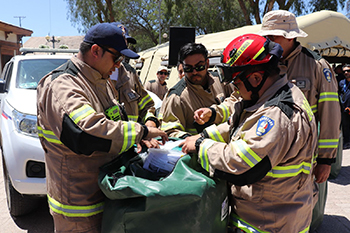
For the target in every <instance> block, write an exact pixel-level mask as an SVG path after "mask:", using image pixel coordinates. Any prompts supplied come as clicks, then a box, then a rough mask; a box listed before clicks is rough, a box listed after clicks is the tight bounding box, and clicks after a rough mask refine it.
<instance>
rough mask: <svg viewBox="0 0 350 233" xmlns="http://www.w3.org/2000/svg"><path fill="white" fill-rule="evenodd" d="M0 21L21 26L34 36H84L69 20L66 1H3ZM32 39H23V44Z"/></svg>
mask: <svg viewBox="0 0 350 233" xmlns="http://www.w3.org/2000/svg"><path fill="white" fill-rule="evenodd" d="M0 2H1V11H0V21H3V22H5V23H9V24H12V25H15V26H20V25H19V18H14V16H25V18H22V19H21V25H22V27H23V28H25V29H29V30H32V31H33V34H32V36H33V37H36V36H46V35H51V36H55V37H56V36H77V35H83V34H81V33H79V32H78V30H77V29H76V28H75V27H74V26H72V23H71V22H70V19H68V15H67V13H68V8H67V2H66V1H65V0H1V1H0ZM29 38H30V37H23V42H25V41H27V40H28V39H29Z"/></svg>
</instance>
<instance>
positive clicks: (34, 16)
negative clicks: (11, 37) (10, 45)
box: [0, 0, 344, 42]
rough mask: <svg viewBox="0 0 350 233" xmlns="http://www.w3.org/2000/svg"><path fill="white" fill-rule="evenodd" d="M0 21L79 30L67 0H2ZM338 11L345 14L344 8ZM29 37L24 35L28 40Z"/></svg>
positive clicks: (47, 31)
mask: <svg viewBox="0 0 350 233" xmlns="http://www.w3.org/2000/svg"><path fill="white" fill-rule="evenodd" d="M0 3H1V5H0V6H1V11H0V21H3V22H5V23H9V24H12V25H15V26H20V23H19V18H15V17H14V16H24V17H25V18H22V19H21V26H22V27H23V28H26V29H29V30H32V31H33V34H32V36H33V37H36V36H46V35H51V36H77V35H83V34H81V33H79V32H78V30H77V28H75V27H74V26H73V25H72V23H71V22H70V20H69V19H68V15H67V13H68V8H67V2H66V1H65V0H0ZM338 12H341V13H343V14H344V10H343V9H338ZM28 39H29V37H23V42H26V41H27V40H28Z"/></svg>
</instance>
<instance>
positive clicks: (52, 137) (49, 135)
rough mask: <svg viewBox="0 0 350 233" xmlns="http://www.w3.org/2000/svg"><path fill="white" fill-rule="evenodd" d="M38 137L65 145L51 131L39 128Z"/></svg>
mask: <svg viewBox="0 0 350 233" xmlns="http://www.w3.org/2000/svg"><path fill="white" fill-rule="evenodd" d="M38 136H39V137H43V138H45V139H46V140H47V141H48V142H52V143H56V144H63V143H62V142H61V141H60V140H59V139H58V138H57V137H56V135H55V134H54V133H53V132H52V131H51V130H44V129H43V128H41V127H40V126H38Z"/></svg>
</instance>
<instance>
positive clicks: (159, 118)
mask: <svg viewBox="0 0 350 233" xmlns="http://www.w3.org/2000/svg"><path fill="white" fill-rule="evenodd" d="M158 120H160V121H161V120H163V113H159V114H158Z"/></svg>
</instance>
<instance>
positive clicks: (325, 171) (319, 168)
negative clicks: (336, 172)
mask: <svg viewBox="0 0 350 233" xmlns="http://www.w3.org/2000/svg"><path fill="white" fill-rule="evenodd" d="M330 172H331V165H328V164H317V165H316V167H315V168H314V171H313V174H314V175H315V178H316V180H315V181H316V183H323V182H325V181H326V180H327V179H328V177H329V173H330Z"/></svg>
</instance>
